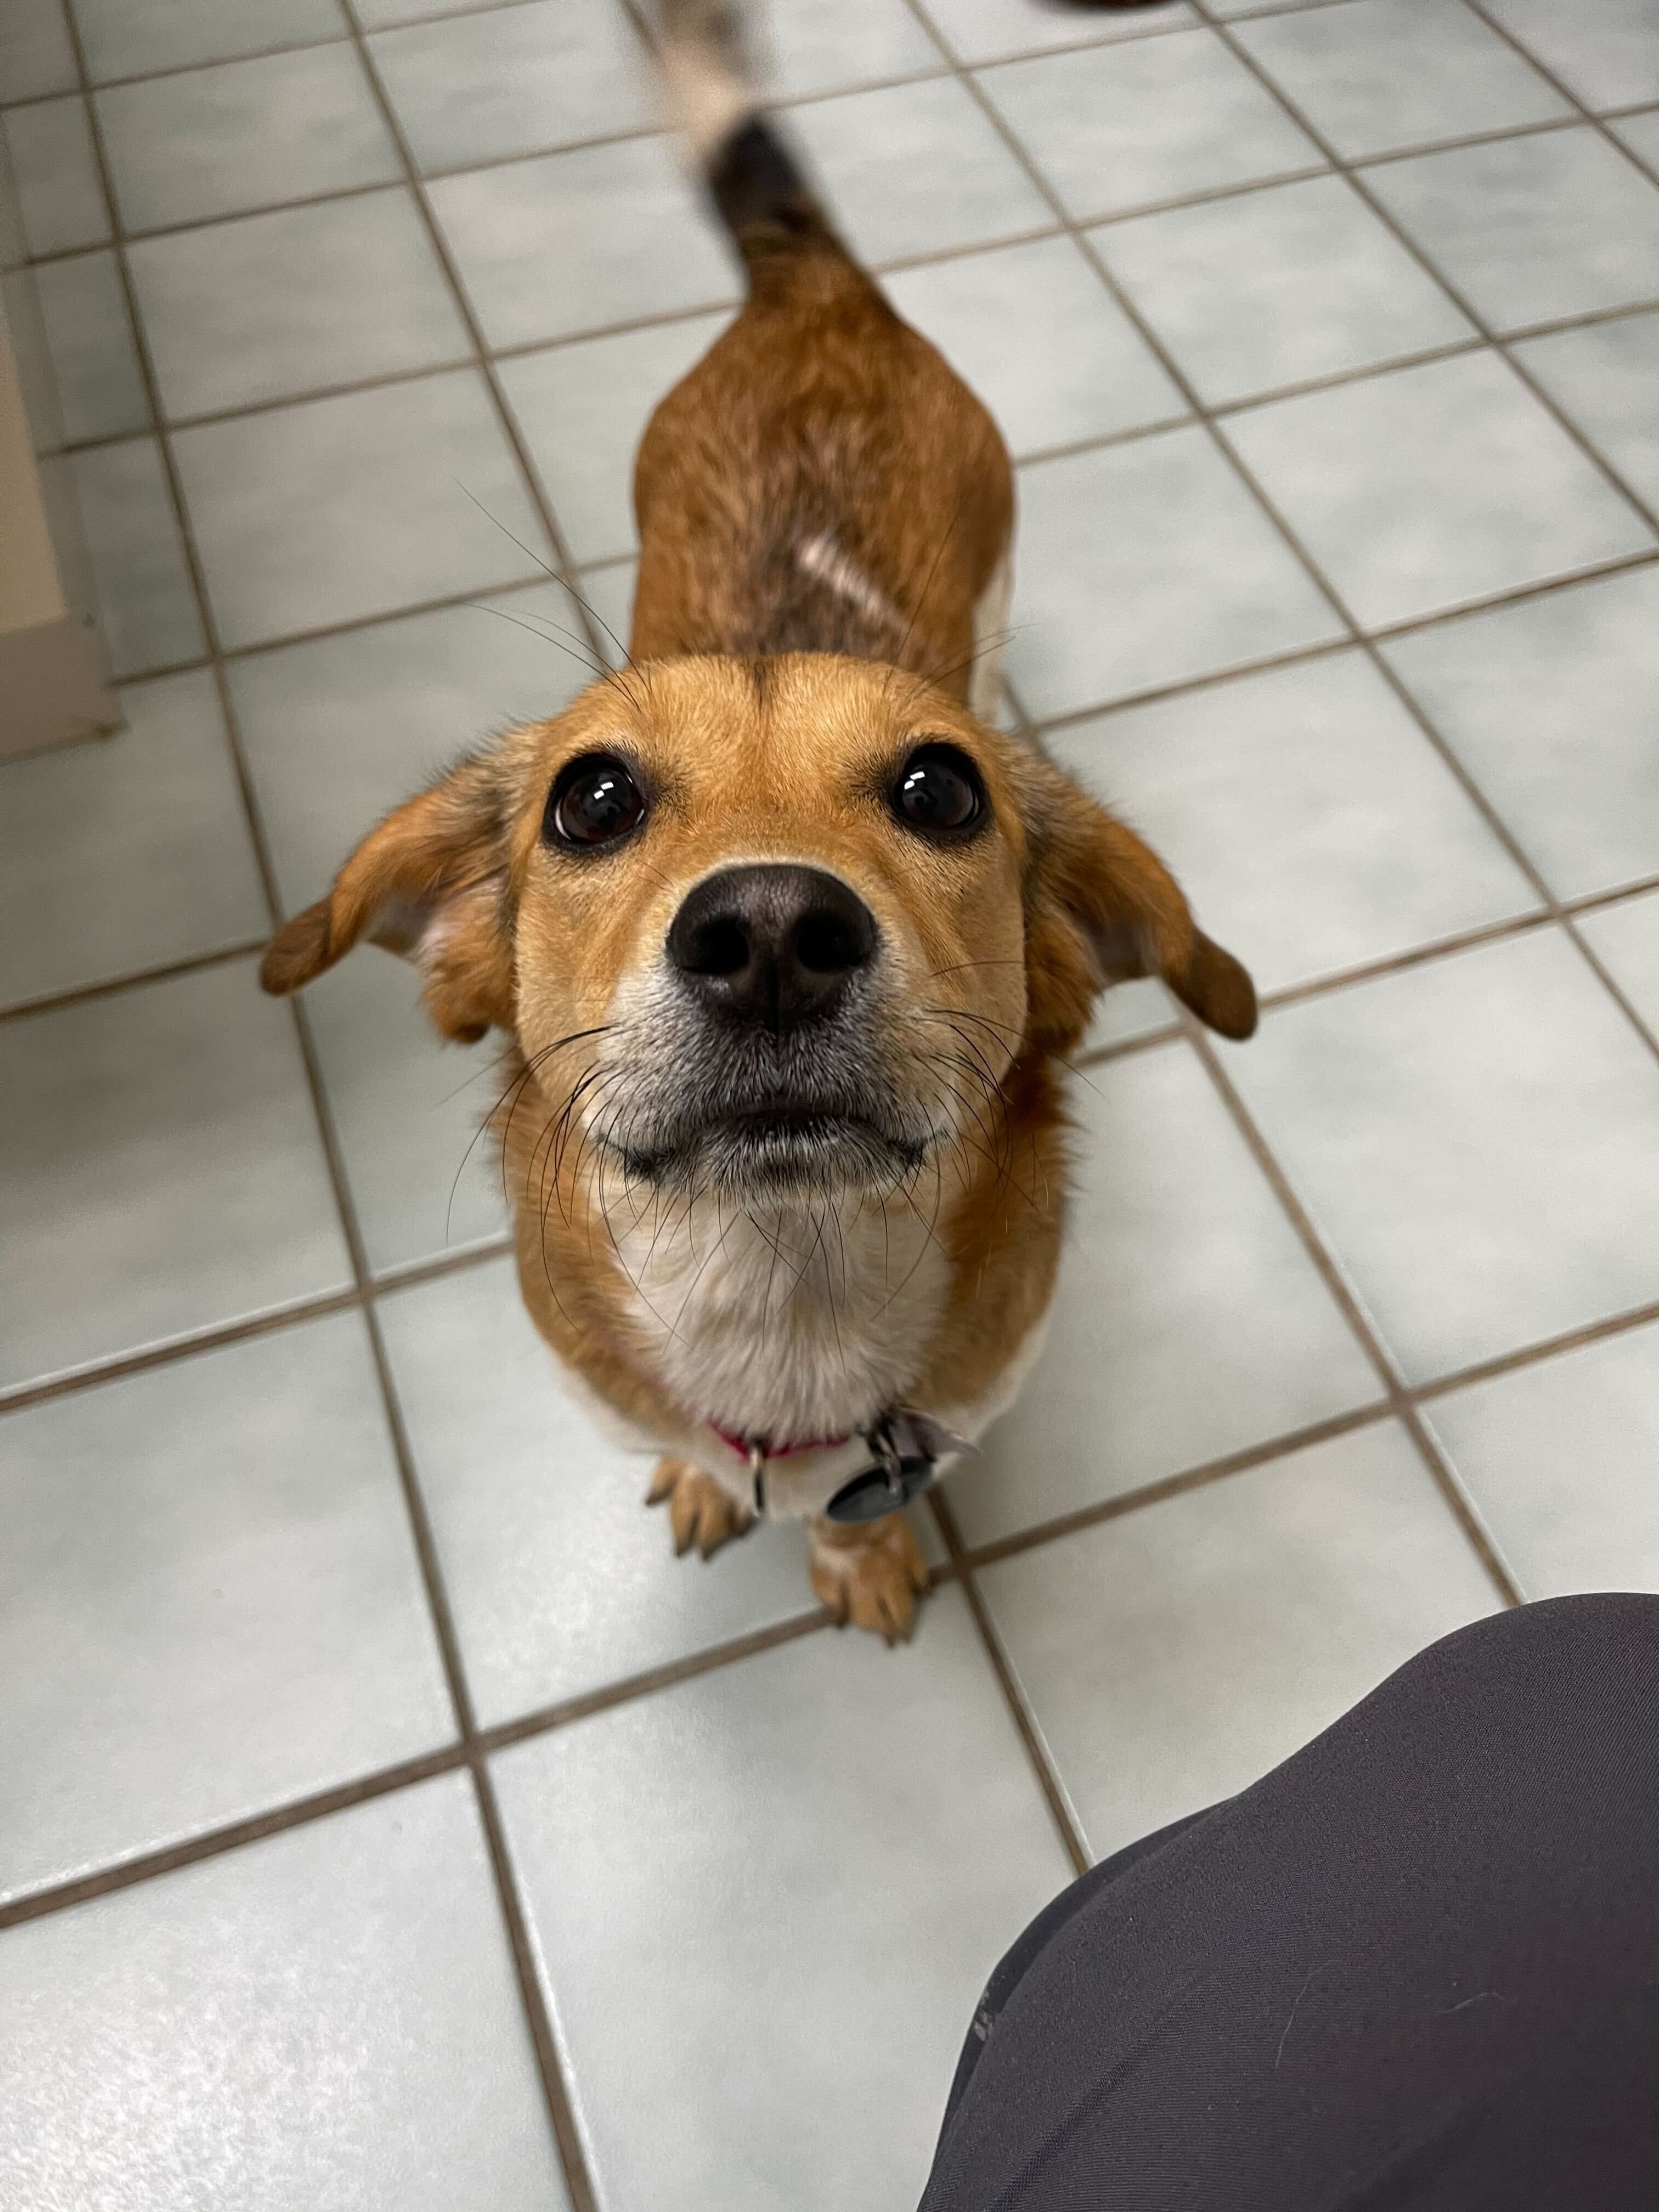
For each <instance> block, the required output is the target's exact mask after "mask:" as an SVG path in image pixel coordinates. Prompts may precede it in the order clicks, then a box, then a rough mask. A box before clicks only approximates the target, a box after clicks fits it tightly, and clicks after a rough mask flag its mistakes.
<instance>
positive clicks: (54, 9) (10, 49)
mask: <svg viewBox="0 0 1659 2212" xmlns="http://www.w3.org/2000/svg"><path fill="white" fill-rule="evenodd" d="M75 85H76V74H75V49H74V47H73V46H70V37H69V31H68V28H67V27H66V26H65V24H64V9H63V4H62V0H10V5H9V7H8V8H7V9H6V12H5V15H4V18H3V20H0V102H3V101H7V100H40V99H43V98H44V97H45V96H46V94H48V93H52V92H73V91H74V89H75Z"/></svg>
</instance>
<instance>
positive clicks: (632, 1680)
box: [478, 1606, 836, 1753]
mask: <svg viewBox="0 0 1659 2212" xmlns="http://www.w3.org/2000/svg"><path fill="white" fill-rule="evenodd" d="M835 1626H836V1620H835V1618H834V1616H833V1614H831V1613H829V1612H827V1611H826V1610H825V1609H824V1607H822V1606H818V1607H814V1608H813V1609H812V1610H811V1612H808V1613H792V1614H790V1615H789V1616H788V1617H787V1619H786V1620H777V1621H773V1622H772V1623H771V1624H770V1625H769V1626H767V1627H765V1628H755V1629H750V1630H749V1631H748V1632H746V1633H745V1634H744V1635H742V1636H732V1637H728V1638H726V1641H725V1642H724V1643H721V1644H710V1645H708V1648H707V1649H706V1650H702V1651H693V1652H690V1653H688V1654H687V1655H686V1656H684V1657H683V1658H679V1659H669V1660H665V1662H663V1664H662V1665H661V1666H659V1667H648V1668H645V1669H644V1671H643V1672H642V1673H640V1674H627V1675H623V1677H622V1678H621V1680H618V1681H615V1682H607V1683H605V1684H604V1685H603V1686H601V1687H599V1689H596V1690H584V1691H583V1692H581V1693H580V1695H579V1696H576V1697H574V1698H563V1699H560V1700H559V1701H558V1702H557V1703H556V1704H555V1705H539V1706H537V1707H536V1708H535V1709H534V1710H533V1711H530V1712H527V1713H521V1714H520V1715H519V1716H517V1717H515V1718H514V1719H513V1720H510V1721H497V1722H496V1723H495V1724H494V1725H493V1726H492V1727H490V1728H487V1729H483V1730H481V1731H480V1734H479V1738H478V1741H479V1743H480V1746H481V1747H482V1748H483V1749H484V1750H485V1751H487V1752H490V1753H495V1752H499V1751H510V1750H511V1749H512V1748H513V1745H515V1744H520V1743H527V1742H529V1741H531V1740H532V1738H533V1737H535V1736H538V1735H549V1734H550V1733H551V1732H552V1731H553V1730H554V1729H562V1728H571V1727H574V1724H575V1723H577V1722H578V1721H586V1720H592V1719H595V1718H597V1717H598V1716H599V1714H601V1713H608V1712H614V1711H615V1710H616V1709H617V1706H618V1705H633V1704H635V1703H636V1702H637V1701H638V1700H639V1699H641V1698H650V1697H655V1696H656V1695H657V1694H658V1693H659V1692H660V1691H663V1690H673V1689H678V1687H679V1686H680V1685H681V1683H683V1682H695V1681H696V1680H697V1678H698V1677H699V1676H700V1675H702V1674H715V1673H718V1672H719V1671H720V1669H721V1668H726V1667H734V1666H737V1665H738V1664H739V1662H742V1661H743V1660H744V1659H753V1658H757V1657H758V1656H760V1655H761V1654H762V1653H763V1652H767V1651H776V1650H781V1648H782V1646H783V1645H785V1644H797V1643H799V1641H800V1639H801V1638H802V1637H804V1636H816V1635H817V1633H818V1632H819V1631H820V1630H822V1629H829V1628H834V1627H835Z"/></svg>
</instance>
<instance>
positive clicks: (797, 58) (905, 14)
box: [761, 0, 945, 100]
mask: <svg viewBox="0 0 1659 2212" xmlns="http://www.w3.org/2000/svg"><path fill="white" fill-rule="evenodd" d="M934 13H935V16H936V17H937V10H935V11H934ZM764 24H765V27H764V29H763V32H762V34H761V36H762V40H763V46H764V48H766V49H768V50H769V52H768V60H769V64H770V66H769V68H768V69H767V70H766V81H767V82H768V84H769V86H771V87H773V88H775V91H776V94H777V96H778V97H779V98H781V99H784V100H799V99H801V98H804V97H805V95H807V94H811V93H820V92H837V91H841V90H842V89H844V88H846V87H847V86H848V85H855V84H870V83H873V82H875V81H876V80H877V79H878V78H880V77H890V76H920V75H921V74H923V73H924V72H926V71H927V70H942V69H943V68H944V67H945V61H944V58H943V56H942V55H941V54H940V52H939V48H938V47H937V46H935V45H934V44H933V40H931V39H930V38H929V37H928V35H927V32H926V31H924V30H923V29H922V27H921V24H920V23H919V22H918V21H917V20H916V18H915V15H914V14H913V13H912V12H911V10H910V9H909V8H908V7H907V6H906V4H905V0H838V4H837V5H836V7H834V8H826V7H824V6H823V0H773V4H772V6H771V7H770V8H769V9H768V10H767V11H766V15H765V19H764Z"/></svg>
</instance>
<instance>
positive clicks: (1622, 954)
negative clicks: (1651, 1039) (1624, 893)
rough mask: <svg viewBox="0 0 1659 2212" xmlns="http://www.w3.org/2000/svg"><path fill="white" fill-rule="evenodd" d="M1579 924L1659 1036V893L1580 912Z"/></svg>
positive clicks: (1598, 954)
mask: <svg viewBox="0 0 1659 2212" xmlns="http://www.w3.org/2000/svg"><path fill="white" fill-rule="evenodd" d="M1578 927H1579V929H1580V931H1581V932H1582V933H1583V936H1584V937H1585V939H1587V940H1588V941H1589V945H1590V946H1591V947H1592V949H1593V950H1594V951H1595V954H1596V956H1597V957H1598V958H1599V959H1600V960H1601V963H1602V964H1603V966H1604V967H1606V968H1607V969H1608V970H1609V972H1610V973H1611V975H1612V976H1613V981H1614V982H1615V983H1617V984H1618V986H1619V987H1620V990H1621V991H1622V992H1623V993H1624V994H1625V996H1626V998H1627V999H1628V1000H1630V1002H1631V1004H1632V1006H1634V1007H1635V1009H1636V1012H1637V1013H1638V1016H1639V1017H1640V1018H1641V1019H1642V1020H1643V1021H1644V1022H1645V1023H1646V1024H1647V1026H1648V1028H1649V1029H1650V1030H1652V1031H1653V1033H1654V1035H1655V1036H1659V892H1650V893H1649V894H1648V896H1646V897H1645V898H1634V899H1630V900H1628V901H1626V902H1625V903H1624V904H1622V905H1620V906H1610V907H1604V908H1602V909H1601V912H1599V913H1597V914H1586V915H1580V916H1579V920H1578Z"/></svg>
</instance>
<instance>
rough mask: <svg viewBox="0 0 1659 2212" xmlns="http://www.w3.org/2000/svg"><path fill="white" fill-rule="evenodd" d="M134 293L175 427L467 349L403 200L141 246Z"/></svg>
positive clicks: (321, 209)
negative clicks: (199, 417)
mask: <svg viewBox="0 0 1659 2212" xmlns="http://www.w3.org/2000/svg"><path fill="white" fill-rule="evenodd" d="M131 265H132V274H133V281H134V283H135V284H136V285H137V292H138V304H139V307H140V309H141V311H142V313H143V318H144V328H145V331H146V332H147V334H148V336H149V345H150V352H151V356H152V357H153V359H154V361H155V374H156V381H157V384H158V386H160V391H161V404H162V406H163V408H164V409H165V410H166V411H167V415H168V416H170V417H171V418H172V419H173V420H174V421H177V420H179V418H180V417H183V416H191V415H210V414H215V413H217V412H219V411H220V410H224V409H228V408H232V407H250V406H254V405H257V404H258V403H259V402H261V401H263V400H269V399H291V398H298V397H299V396H300V394H301V393H302V392H317V391H321V390H324V389H325V388H326V387H327V386H330V385H343V384H358V383H363V382H366V381H367V380H368V379H369V378H371V377H377V376H391V375H395V374H398V372H400V371H402V370H405V369H411V368H436V367H438V366H439V365H440V364H441V363H443V362H455V361H464V360H465V359H466V358H467V357H468V356H470V354H471V350H472V344H471V338H470V337H468V335H467V331H466V325H465V323H464V322H463V321H462V320H461V316H460V311H459V308H458V307H456V305H455V301H454V299H453V296H452V295H451V293H450V289H449V287H448V285H447V283H446V282H445V280H444V274H443V271H442V270H441V268H440V267H439V265H438V257H437V255H436V254H435V253H434V252H433V251H432V246H431V244H430V242H429V240H428V237H427V234H426V228H425V225H424V224H423V223H422V221H421V218H420V216H419V214H418V213H417V212H416V206H415V202H414V199H413V197H411V196H410V194H409V193H408V192H406V191H386V192H365V193H361V194H355V195H354V196H353V197H350V198H349V199H341V200H324V201H322V202H321V203H320V204H318V205H317V206H314V207H299V208H286V209H283V210H280V211H279V212H277V213H276V214H274V215H254V216H243V217H241V218H240V220H239V221H236V222H223V223H215V224H212V225H210V226H209V227H208V228H204V229H198V230H185V231H174V232H172V233H170V234H168V235H167V236H166V237H162V238H149V239H141V240H139V241H138V243H137V245H136V246H133V248H132V249H131Z"/></svg>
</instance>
